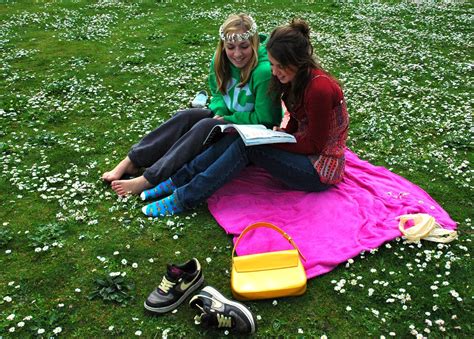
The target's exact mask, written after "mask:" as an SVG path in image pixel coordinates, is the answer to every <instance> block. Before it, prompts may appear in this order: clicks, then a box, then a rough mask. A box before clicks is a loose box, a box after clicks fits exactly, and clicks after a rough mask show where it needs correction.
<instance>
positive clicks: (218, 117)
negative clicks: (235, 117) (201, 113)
mask: <svg viewBox="0 0 474 339" xmlns="http://www.w3.org/2000/svg"><path fill="white" fill-rule="evenodd" d="M213 119H216V120H220V121H224V117H221V116H220V115H214V117H213Z"/></svg>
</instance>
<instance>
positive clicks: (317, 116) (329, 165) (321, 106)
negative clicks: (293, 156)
mask: <svg viewBox="0 0 474 339" xmlns="http://www.w3.org/2000/svg"><path fill="white" fill-rule="evenodd" d="M311 74H312V78H311V80H310V82H309V84H308V86H307V87H306V90H305V94H304V97H303V103H302V104H301V105H299V106H298V107H296V108H295V109H294V112H290V120H289V121H288V124H287V126H286V127H285V128H284V129H285V131H286V132H288V133H291V134H293V135H294V136H295V137H296V144H276V145H275V147H278V148H280V149H283V150H286V151H289V152H293V153H299V154H306V155H308V157H309V159H310V161H311V163H312V164H313V166H314V168H315V169H316V172H317V173H318V174H319V177H320V179H321V182H323V183H326V184H336V183H338V182H340V181H341V180H342V177H343V175H344V163H345V158H344V150H345V147H346V140H347V132H348V127H349V116H348V114H347V109H346V104H345V101H344V94H343V93H342V90H341V88H340V86H339V84H338V83H337V82H336V81H335V80H334V79H332V78H331V77H329V76H328V75H327V74H326V73H324V72H323V71H321V70H316V69H315V70H312V72H311Z"/></svg>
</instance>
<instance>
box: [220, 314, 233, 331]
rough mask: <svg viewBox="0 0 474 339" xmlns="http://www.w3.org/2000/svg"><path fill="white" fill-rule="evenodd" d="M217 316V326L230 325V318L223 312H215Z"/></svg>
mask: <svg viewBox="0 0 474 339" xmlns="http://www.w3.org/2000/svg"><path fill="white" fill-rule="evenodd" d="M216 316H217V327H218V328H219V327H232V318H231V317H226V316H225V315H223V314H219V313H217V314H216Z"/></svg>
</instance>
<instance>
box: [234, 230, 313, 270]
mask: <svg viewBox="0 0 474 339" xmlns="http://www.w3.org/2000/svg"><path fill="white" fill-rule="evenodd" d="M259 227H266V228H270V229H272V230H275V231H277V232H278V233H280V234H281V235H282V236H283V237H285V239H286V240H288V242H289V243H290V244H291V245H292V246H293V247H294V248H295V249H296V250H297V251H298V254H299V255H300V257H301V258H303V260H304V261H306V258H305V257H304V255H303V254H302V253H301V251H300V249H299V248H298V246H296V244H295V242H294V241H293V239H292V238H291V237H290V236H289V235H288V233H286V232H285V231H283V230H282V229H281V228H279V227H278V226H275V225H273V224H271V223H269V222H263V221H261V222H257V223H255V224H252V225H249V226H247V227H246V228H245V229H244V230H243V231H242V233H240V235H239V237H238V238H237V241H236V242H235V245H234V248H233V249H232V259H233V258H234V254H235V249H236V248H237V245H238V244H239V242H240V239H242V237H243V236H244V235H245V234H246V233H248V232H249V231H251V230H254V229H256V228H259Z"/></svg>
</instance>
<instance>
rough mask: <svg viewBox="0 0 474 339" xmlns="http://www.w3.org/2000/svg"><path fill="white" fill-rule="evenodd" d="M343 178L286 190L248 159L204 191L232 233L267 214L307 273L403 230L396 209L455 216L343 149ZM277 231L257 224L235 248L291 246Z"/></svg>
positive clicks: (440, 218)
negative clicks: (321, 186)
mask: <svg viewBox="0 0 474 339" xmlns="http://www.w3.org/2000/svg"><path fill="white" fill-rule="evenodd" d="M345 155H346V168H345V176H344V181H343V182H342V183H340V184H338V185H337V186H335V187H333V188H331V189H329V190H327V191H325V192H321V193H307V192H299V191H292V190H288V189H287V188H284V186H283V184H282V183H281V182H280V181H278V180H277V179H275V178H273V177H272V176H271V175H270V174H268V172H266V171H265V170H263V169H261V168H257V167H254V166H250V167H248V168H246V169H245V170H244V171H243V172H242V173H241V175H240V176H239V177H238V178H236V179H234V180H233V181H231V182H229V183H227V184H226V185H225V186H223V187H222V188H221V189H219V190H218V191H217V192H216V193H215V194H213V195H212V196H211V197H210V198H209V199H208V201H207V202H208V208H209V210H210V212H211V213H212V215H213V216H214V218H215V219H216V220H217V222H218V223H219V225H221V226H222V228H224V230H225V231H226V232H227V233H229V234H233V235H234V241H235V240H236V239H237V237H238V235H239V234H240V233H241V232H242V231H243V229H244V228H245V227H246V226H248V225H250V224H252V223H255V222H258V221H266V222H271V223H273V224H275V225H277V226H278V227H280V228H282V229H283V230H285V232H287V233H288V234H289V235H290V236H291V237H292V238H293V239H294V240H295V242H296V244H297V245H298V247H299V248H300V250H301V252H302V253H303V255H304V256H305V257H306V262H303V264H304V267H305V269H306V274H307V276H308V278H312V277H314V276H317V275H321V274H324V273H327V272H329V271H331V270H332V269H333V268H335V267H336V266H337V265H338V264H340V263H342V262H345V261H347V260H348V259H349V258H352V257H355V256H357V255H358V254H359V253H360V252H362V251H366V250H371V249H374V248H377V247H379V246H380V245H382V244H383V243H384V242H387V241H390V240H392V239H394V238H396V237H399V236H401V232H400V231H399V229H398V220H397V219H396V217H398V216H400V215H403V214H411V213H428V214H430V215H432V216H433V217H434V218H435V219H436V221H437V222H438V223H439V224H440V225H442V226H443V227H444V228H447V229H455V228H456V223H455V222H454V221H453V220H452V219H451V218H450V217H449V215H448V213H447V212H446V211H444V210H443V209H442V208H441V206H440V205H439V204H438V203H436V201H434V200H433V199H432V198H431V197H430V196H429V195H428V193H426V192H425V191H424V190H422V189H421V188H420V187H418V186H417V185H415V184H413V183H411V182H410V181H408V180H406V179H404V178H403V177H401V176H399V175H397V174H394V173H392V172H390V171H389V170H387V169H386V168H384V167H379V166H374V165H372V164H370V163H369V162H367V161H363V160H361V159H359V158H358V157H357V155H356V154H354V153H353V152H351V151H350V150H346V153H345ZM290 248H292V247H291V245H290V244H289V243H288V242H287V241H286V240H285V239H284V238H283V237H281V235H279V234H278V233H277V232H275V231H272V230H267V229H264V228H262V229H258V230H256V231H252V232H249V233H248V234H246V235H245V237H244V238H243V239H242V241H241V242H240V244H239V246H238V248H237V254H239V255H244V254H251V253H260V252H268V251H277V250H283V249H290Z"/></svg>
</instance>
